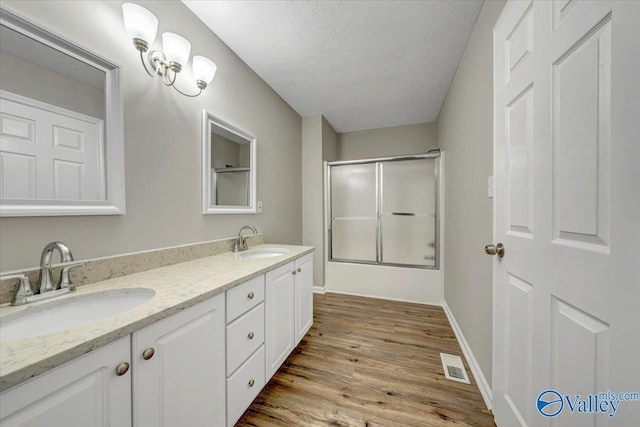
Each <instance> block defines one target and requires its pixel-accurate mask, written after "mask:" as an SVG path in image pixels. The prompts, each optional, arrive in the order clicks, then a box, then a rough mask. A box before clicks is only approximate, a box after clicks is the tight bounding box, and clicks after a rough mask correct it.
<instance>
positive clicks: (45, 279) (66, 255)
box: [37, 242, 73, 294]
mask: <svg viewBox="0 0 640 427" xmlns="http://www.w3.org/2000/svg"><path fill="white" fill-rule="evenodd" d="M53 251H58V252H59V253H60V258H62V262H70V261H73V255H72V254H71V250H70V249H69V247H68V246H67V245H65V244H64V243H62V242H51V243H49V244H48V245H47V246H45V247H44V249H43V250H42V255H41V256H40V279H39V280H38V283H39V284H38V289H37V290H38V292H39V293H41V294H44V293H45V292H51V291H55V290H56V289H57V288H58V287H59V286H60V284H61V283H62V275H61V276H60V281H59V282H58V286H53V277H52V276H51V257H52V255H53Z"/></svg>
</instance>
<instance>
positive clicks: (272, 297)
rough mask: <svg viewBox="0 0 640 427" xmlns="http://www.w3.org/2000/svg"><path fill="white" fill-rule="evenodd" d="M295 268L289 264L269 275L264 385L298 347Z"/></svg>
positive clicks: (266, 306)
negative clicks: (296, 338)
mask: <svg viewBox="0 0 640 427" xmlns="http://www.w3.org/2000/svg"><path fill="white" fill-rule="evenodd" d="M294 267H295V265H294V263H293V262H290V263H288V264H286V265H283V266H282V267H279V268H276V269H275V270H272V271H270V272H268V273H267V274H266V280H265V301H264V304H265V337H264V344H265V351H266V371H265V375H266V378H265V382H268V381H269V380H270V379H271V377H272V376H273V374H275V373H276V371H277V370H278V368H279V367H280V365H282V363H283V362H284V361H285V360H286V359H287V357H288V356H289V353H291V351H293V348H294V347H295V341H294V340H295V330H294V328H295V296H294V295H295V279H294V278H295V275H294V273H295V269H294Z"/></svg>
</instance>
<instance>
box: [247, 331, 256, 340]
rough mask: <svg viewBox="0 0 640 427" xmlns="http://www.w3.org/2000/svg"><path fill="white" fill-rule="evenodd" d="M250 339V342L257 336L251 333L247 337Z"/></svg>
mask: <svg viewBox="0 0 640 427" xmlns="http://www.w3.org/2000/svg"><path fill="white" fill-rule="evenodd" d="M247 336H248V337H249V339H250V340H252V339H253V337H254V336H255V335H254V333H253V332H249V335H247Z"/></svg>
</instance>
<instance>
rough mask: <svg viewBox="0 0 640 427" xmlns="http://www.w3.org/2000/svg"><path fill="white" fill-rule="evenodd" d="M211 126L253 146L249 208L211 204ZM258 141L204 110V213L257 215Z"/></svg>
mask: <svg viewBox="0 0 640 427" xmlns="http://www.w3.org/2000/svg"><path fill="white" fill-rule="evenodd" d="M211 125H215V126H218V127H220V128H222V129H224V130H226V131H227V132H230V133H233V134H235V135H237V136H239V137H240V138H242V139H245V140H247V141H248V142H249V143H250V144H251V148H250V152H251V154H250V157H251V160H250V171H249V186H250V189H249V206H217V205H213V204H211ZM257 144H258V139H257V138H256V137H255V136H253V135H252V134H250V133H249V132H247V131H245V130H243V129H240V128H239V127H237V126H234V125H232V124H231V123H229V122H226V121H224V120H222V119H219V118H218V117H216V116H214V115H213V114H211V113H209V112H208V111H207V110H202V213H203V214H205V215H207V214H254V213H256V198H257V197H256V194H257V187H256V176H257V173H256V170H257V165H258V163H257V155H256V153H257V148H256V146H257Z"/></svg>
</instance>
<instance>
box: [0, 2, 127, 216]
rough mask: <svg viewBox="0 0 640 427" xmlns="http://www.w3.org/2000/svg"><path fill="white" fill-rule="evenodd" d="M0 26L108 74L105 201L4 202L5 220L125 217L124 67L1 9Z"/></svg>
mask: <svg viewBox="0 0 640 427" xmlns="http://www.w3.org/2000/svg"><path fill="white" fill-rule="evenodd" d="M0 24H2V25H4V26H6V27H8V28H11V29H13V30H15V31H17V32H19V33H22V34H24V35H25V36H27V37H29V38H32V39H34V40H36V41H38V42H40V43H43V44H44V45H46V46H49V47H50V48H52V49H55V50H57V51H59V52H62V53H64V54H66V55H69V56H71V57H73V58H75V59H77V60H79V61H81V62H84V63H85V64H87V65H89V66H92V67H94V68H97V69H99V70H101V71H103V72H104V73H105V128H104V129H105V137H104V142H103V143H104V162H105V164H104V173H105V176H104V183H105V188H104V191H105V200H96V201H67V200H38V199H35V200H33V201H31V200H30V201H25V200H19V201H15V202H13V201H12V200H11V199H6V200H5V199H0V216H1V217H26V216H68V215H123V214H125V212H126V209H125V177H124V126H123V123H124V119H123V98H122V82H121V80H122V79H121V78H120V75H121V71H120V66H119V65H117V64H116V63H114V62H113V61H110V60H108V59H105V58H104V57H102V56H100V55H98V54H96V53H95V52H93V51H91V50H89V49H87V48H86V47H84V46H81V45H79V44H77V43H76V42H73V41H70V40H68V39H67V38H65V37H63V36H61V35H59V34H57V33H55V32H53V31H51V30H49V29H47V28H44V27H43V26H41V25H40V24H36V23H35V22H33V21H31V20H29V19H27V18H25V17H23V16H20V15H18V14H16V13H15V12H13V11H11V10H9V9H7V8H6V7H4V6H0Z"/></svg>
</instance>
